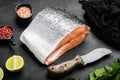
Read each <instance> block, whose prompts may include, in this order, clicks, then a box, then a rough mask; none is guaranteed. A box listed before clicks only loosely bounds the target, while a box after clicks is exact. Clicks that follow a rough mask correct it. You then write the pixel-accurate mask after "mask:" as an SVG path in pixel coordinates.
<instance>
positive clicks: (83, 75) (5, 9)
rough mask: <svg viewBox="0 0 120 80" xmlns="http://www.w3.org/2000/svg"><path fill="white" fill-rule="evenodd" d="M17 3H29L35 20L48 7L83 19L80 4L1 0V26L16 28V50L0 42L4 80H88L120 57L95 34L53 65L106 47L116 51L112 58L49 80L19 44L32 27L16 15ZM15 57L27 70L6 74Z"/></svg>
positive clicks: (56, 0) (42, 67) (44, 68)
mask: <svg viewBox="0 0 120 80" xmlns="http://www.w3.org/2000/svg"><path fill="white" fill-rule="evenodd" d="M18 3H29V4H31V6H32V8H33V17H32V18H34V16H35V15H36V14H37V13H38V12H39V11H40V10H42V9H44V8H45V7H56V8H61V9H66V10H68V11H70V12H71V13H73V14H75V15H77V16H78V17H79V18H81V14H80V13H81V10H80V8H79V7H80V5H79V4H78V0H0V25H10V26H11V27H13V28H14V38H15V41H16V46H12V45H9V44H8V43H7V42H3V41H0V67H2V68H3V70H4V72H5V76H4V79H3V80H65V79H66V78H68V77H72V76H78V77H79V78H80V80H89V78H88V74H89V73H90V72H91V71H94V70H95V69H97V68H101V67H103V66H104V65H111V62H112V61H113V60H115V59H116V58H117V57H118V56H119V55H120V50H116V49H114V48H112V47H110V46H108V45H106V44H105V43H103V42H102V41H101V40H99V39H98V38H97V37H96V36H95V35H94V34H93V33H92V32H91V34H90V35H89V36H88V38H87V39H86V40H85V41H84V43H83V44H81V45H79V46H78V47H76V48H74V49H72V50H70V51H69V52H67V53H66V54H64V55H63V56H62V57H60V58H59V59H58V60H57V61H56V62H55V63H54V64H58V63H61V62H63V61H66V60H70V59H72V58H74V57H75V56H76V55H77V54H80V55H84V54H86V53H88V52H89V51H91V50H93V49H95V48H99V47H106V48H110V49H111V50H112V51H113V54H111V55H110V56H106V57H104V58H102V59H100V60H98V61H96V62H94V63H92V64H88V65H86V66H84V67H79V68H77V69H76V70H74V71H73V72H71V73H69V74H67V75H65V76H61V77H57V78H55V77H53V78H51V77H48V76H47V66H45V65H43V64H41V63H40V62H39V61H38V60H37V59H36V58H35V57H34V55H33V54H32V53H31V52H30V51H29V50H28V49H27V47H26V46H25V45H23V44H22V43H21V42H20V40H19V37H20V34H21V33H22V31H23V30H24V29H25V28H26V27H27V26H28V25H29V23H30V20H29V21H21V20H19V19H18V18H17V16H16V13H15V6H16V4H18ZM118 49H119V48H118ZM12 55H21V56H23V58H24V60H25V66H24V68H23V70H22V71H20V72H17V73H11V72H9V71H7V70H6V68H5V62H6V60H7V59H8V58H9V57H10V56H12Z"/></svg>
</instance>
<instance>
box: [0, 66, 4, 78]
mask: <svg viewBox="0 0 120 80" xmlns="http://www.w3.org/2000/svg"><path fill="white" fill-rule="evenodd" d="M3 77H4V72H3V70H2V68H0V80H2V79H3Z"/></svg>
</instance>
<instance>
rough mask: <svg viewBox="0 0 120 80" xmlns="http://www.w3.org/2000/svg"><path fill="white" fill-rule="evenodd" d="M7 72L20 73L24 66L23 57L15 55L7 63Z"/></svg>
mask: <svg viewBox="0 0 120 80" xmlns="http://www.w3.org/2000/svg"><path fill="white" fill-rule="evenodd" d="M5 66H6V68H7V70H9V71H11V72H17V71H20V70H21V69H22V68H23V66H24V60H23V57H22V56H19V55H13V56H11V57H10V58H8V60H7V61H6V64H5Z"/></svg>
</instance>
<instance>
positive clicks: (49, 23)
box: [20, 8, 90, 65]
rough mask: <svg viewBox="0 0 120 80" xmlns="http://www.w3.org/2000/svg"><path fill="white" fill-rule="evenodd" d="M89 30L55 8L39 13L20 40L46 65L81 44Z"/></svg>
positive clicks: (79, 21) (81, 23)
mask: <svg viewBox="0 0 120 80" xmlns="http://www.w3.org/2000/svg"><path fill="white" fill-rule="evenodd" d="M89 30H90V28H89V27H88V26H87V25H85V24H84V23H83V22H82V21H81V20H80V19H78V18H77V17H76V16H74V15H73V14H69V13H68V12H65V11H63V10H59V9H55V8H45V9H43V10H42V11H40V12H39V13H38V14H37V15H36V17H35V18H34V19H33V21H32V22H31V23H30V25H29V26H28V27H27V28H26V29H25V30H24V31H23V33H22V34H21V36H20V40H21V41H22V42H23V43H24V44H25V45H26V46H27V47H28V48H29V50H30V51H31V52H32V53H33V54H34V55H35V56H36V57H37V59H38V60H39V61H40V62H41V63H43V64H46V65H50V64H52V63H53V62H55V61H56V60H57V59H58V58H59V57H60V56H62V55H63V54H64V53H65V52H67V51H69V50H70V49H72V48H74V47H76V46H78V45H79V44H80V43H82V42H83V41H84V40H85V38H86V37H87V36H88V34H89Z"/></svg>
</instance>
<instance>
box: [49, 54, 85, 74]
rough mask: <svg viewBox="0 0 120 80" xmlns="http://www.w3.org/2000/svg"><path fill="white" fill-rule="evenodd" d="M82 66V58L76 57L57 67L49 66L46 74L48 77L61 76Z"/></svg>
mask: <svg viewBox="0 0 120 80" xmlns="http://www.w3.org/2000/svg"><path fill="white" fill-rule="evenodd" d="M82 65H84V62H83V60H82V58H81V57H80V56H79V55H77V56H76V57H75V58H74V59H72V60H69V61H66V62H63V63H60V64H58V65H54V66H49V67H48V74H49V75H54V76H55V75H62V74H65V73H67V72H69V71H71V70H73V69H74V68H75V67H77V66H82Z"/></svg>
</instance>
